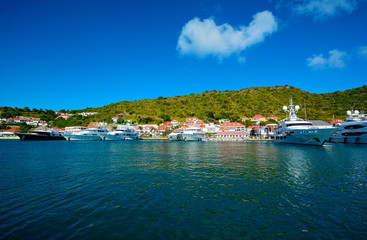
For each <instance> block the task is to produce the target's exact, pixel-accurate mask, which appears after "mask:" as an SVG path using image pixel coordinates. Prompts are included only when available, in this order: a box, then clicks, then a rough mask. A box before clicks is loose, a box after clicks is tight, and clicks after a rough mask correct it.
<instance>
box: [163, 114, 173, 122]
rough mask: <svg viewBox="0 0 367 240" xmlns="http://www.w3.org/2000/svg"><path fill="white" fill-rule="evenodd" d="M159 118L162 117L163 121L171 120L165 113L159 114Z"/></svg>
mask: <svg viewBox="0 0 367 240" xmlns="http://www.w3.org/2000/svg"><path fill="white" fill-rule="evenodd" d="M161 118H162V120H163V122H169V121H171V118H170V116H168V115H166V114H162V115H161Z"/></svg>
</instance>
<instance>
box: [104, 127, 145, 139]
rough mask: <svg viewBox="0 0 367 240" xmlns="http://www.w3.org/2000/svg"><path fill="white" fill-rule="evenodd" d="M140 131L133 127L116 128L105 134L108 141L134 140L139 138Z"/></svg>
mask: <svg viewBox="0 0 367 240" xmlns="http://www.w3.org/2000/svg"><path fill="white" fill-rule="evenodd" d="M139 139H140V136H139V133H137V132H135V131H134V130H132V129H116V130H114V131H112V132H109V133H107V135H105V138H104V140H106V141H132V140H139Z"/></svg>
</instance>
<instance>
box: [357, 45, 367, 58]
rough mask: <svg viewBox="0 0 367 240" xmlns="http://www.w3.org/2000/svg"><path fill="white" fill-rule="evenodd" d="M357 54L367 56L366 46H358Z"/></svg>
mask: <svg viewBox="0 0 367 240" xmlns="http://www.w3.org/2000/svg"><path fill="white" fill-rule="evenodd" d="M358 54H359V56H361V57H367V46H362V47H359V49H358Z"/></svg>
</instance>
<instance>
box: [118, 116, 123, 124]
mask: <svg viewBox="0 0 367 240" xmlns="http://www.w3.org/2000/svg"><path fill="white" fill-rule="evenodd" d="M117 123H125V120H124V119H123V118H122V117H119V118H118V119H117Z"/></svg>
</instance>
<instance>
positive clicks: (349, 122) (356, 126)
mask: <svg viewBox="0 0 367 240" xmlns="http://www.w3.org/2000/svg"><path fill="white" fill-rule="evenodd" d="M347 115H348V116H349V117H348V118H347V119H346V120H345V122H343V123H342V124H340V125H339V128H338V130H337V131H336V132H335V133H334V134H333V135H331V137H330V142H333V143H367V117H366V115H365V114H363V113H360V112H359V111H358V110H355V111H353V112H352V111H347Z"/></svg>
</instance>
